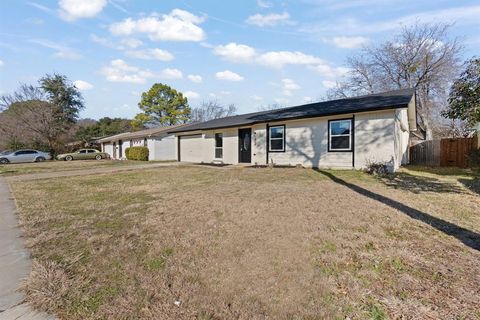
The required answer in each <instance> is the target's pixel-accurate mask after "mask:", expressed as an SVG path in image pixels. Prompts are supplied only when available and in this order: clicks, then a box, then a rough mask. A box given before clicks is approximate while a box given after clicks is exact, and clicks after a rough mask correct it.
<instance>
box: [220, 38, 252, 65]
mask: <svg viewBox="0 0 480 320" xmlns="http://www.w3.org/2000/svg"><path fill="white" fill-rule="evenodd" d="M213 53H214V54H216V55H217V56H221V57H223V58H224V59H226V60H229V61H233V62H251V61H252V59H253V58H254V57H255V56H256V54H257V53H256V52H255V49H254V48H252V47H249V46H247V45H244V44H236V43H235V42H231V43H229V44H227V45H224V46H223V45H220V46H216V47H215V48H214V49H213Z"/></svg>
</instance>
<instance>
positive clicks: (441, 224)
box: [314, 169, 480, 251]
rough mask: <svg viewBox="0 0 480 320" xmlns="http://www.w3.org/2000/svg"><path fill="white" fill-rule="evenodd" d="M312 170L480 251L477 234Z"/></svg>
mask: <svg viewBox="0 0 480 320" xmlns="http://www.w3.org/2000/svg"><path fill="white" fill-rule="evenodd" d="M314 170H315V171H317V172H318V173H320V174H322V175H324V176H326V177H328V178H329V179H330V180H332V181H333V182H335V183H338V184H340V185H343V186H345V187H347V188H349V189H350V190H352V191H354V192H356V193H358V194H361V195H363V196H365V197H367V198H370V199H373V200H376V201H378V202H381V203H383V204H386V205H388V206H390V207H391V208H394V209H397V210H399V211H401V212H403V213H404V214H406V215H407V216H409V217H410V218H412V219H415V220H419V221H422V222H424V223H426V224H428V225H430V226H432V227H433V228H435V229H437V230H439V231H441V232H443V233H445V234H447V235H450V236H452V237H455V238H457V239H458V240H460V241H461V242H462V243H463V244H465V245H466V246H469V247H470V248H472V249H475V250H479V251H480V234H479V233H477V232H474V231H470V230H468V229H465V228H462V227H460V226H457V225H456V224H453V223H450V222H448V221H445V220H442V219H440V218H437V217H434V216H431V215H429V214H428V213H425V212H422V211H420V210H417V209H415V208H412V207H409V206H407V205H405V204H403V203H401V202H398V201H396V200H393V199H390V198H388V197H385V196H383V195H380V194H378V193H375V192H372V191H370V190H367V189H365V188H362V187H360V186H357V185H355V184H352V183H349V182H346V181H345V180H342V179H340V178H338V177H336V176H335V175H333V174H332V173H330V172H328V171H324V170H319V169H314Z"/></svg>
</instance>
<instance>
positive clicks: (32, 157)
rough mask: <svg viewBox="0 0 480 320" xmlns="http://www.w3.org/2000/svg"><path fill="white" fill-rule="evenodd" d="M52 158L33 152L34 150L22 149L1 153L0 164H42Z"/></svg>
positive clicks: (36, 151) (48, 155)
mask: <svg viewBox="0 0 480 320" xmlns="http://www.w3.org/2000/svg"><path fill="white" fill-rule="evenodd" d="M51 158H52V157H51V156H50V154H48V153H46V152H43V151H38V150H33V149H22V150H17V151H4V152H2V153H0V164H7V163H20V162H42V161H45V160H50V159H51Z"/></svg>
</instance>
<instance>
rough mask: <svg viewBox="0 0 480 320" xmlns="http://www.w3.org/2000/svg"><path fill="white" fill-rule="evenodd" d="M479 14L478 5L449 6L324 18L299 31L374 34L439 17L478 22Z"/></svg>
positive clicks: (463, 22) (455, 21)
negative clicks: (385, 16) (384, 15)
mask: <svg viewBox="0 0 480 320" xmlns="http://www.w3.org/2000/svg"><path fill="white" fill-rule="evenodd" d="M479 16H480V5H471V6H459V7H450V8H444V9H439V10H431V11H423V12H416V13H413V14H410V15H405V16H402V17H399V18H394V19H390V20H383V21H381V20H380V21H379V20H375V21H361V20H358V19H355V18H350V17H349V18H344V19H339V20H325V21H321V22H319V23H315V24H305V25H304V26H303V27H302V28H301V30H300V31H301V32H305V33H309V34H314V35H318V34H326V33H336V34H338V33H341V34H343V35H345V34H350V35H351V34H352V32H354V33H355V34H358V33H362V34H375V33H380V32H388V31H392V30H398V29H399V28H401V27H402V26H408V25H412V24H414V23H416V22H418V21H421V22H422V23H437V22H438V21H439V17H441V20H442V22H445V23H455V25H456V26H457V27H458V26H460V25H475V26H476V24H478V17H479Z"/></svg>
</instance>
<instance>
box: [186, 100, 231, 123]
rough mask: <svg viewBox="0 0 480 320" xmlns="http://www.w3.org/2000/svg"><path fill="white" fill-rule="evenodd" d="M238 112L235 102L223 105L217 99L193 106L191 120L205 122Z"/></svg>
mask: <svg viewBox="0 0 480 320" xmlns="http://www.w3.org/2000/svg"><path fill="white" fill-rule="evenodd" d="M236 112H237V107H236V106H235V105H234V104H230V105H228V106H223V105H221V104H219V103H218V102H217V100H211V101H204V102H202V104H201V105H200V106H199V107H196V108H193V109H192V113H191V115H190V122H204V121H208V120H213V119H218V118H223V117H228V116H233V115H235V114H236Z"/></svg>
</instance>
